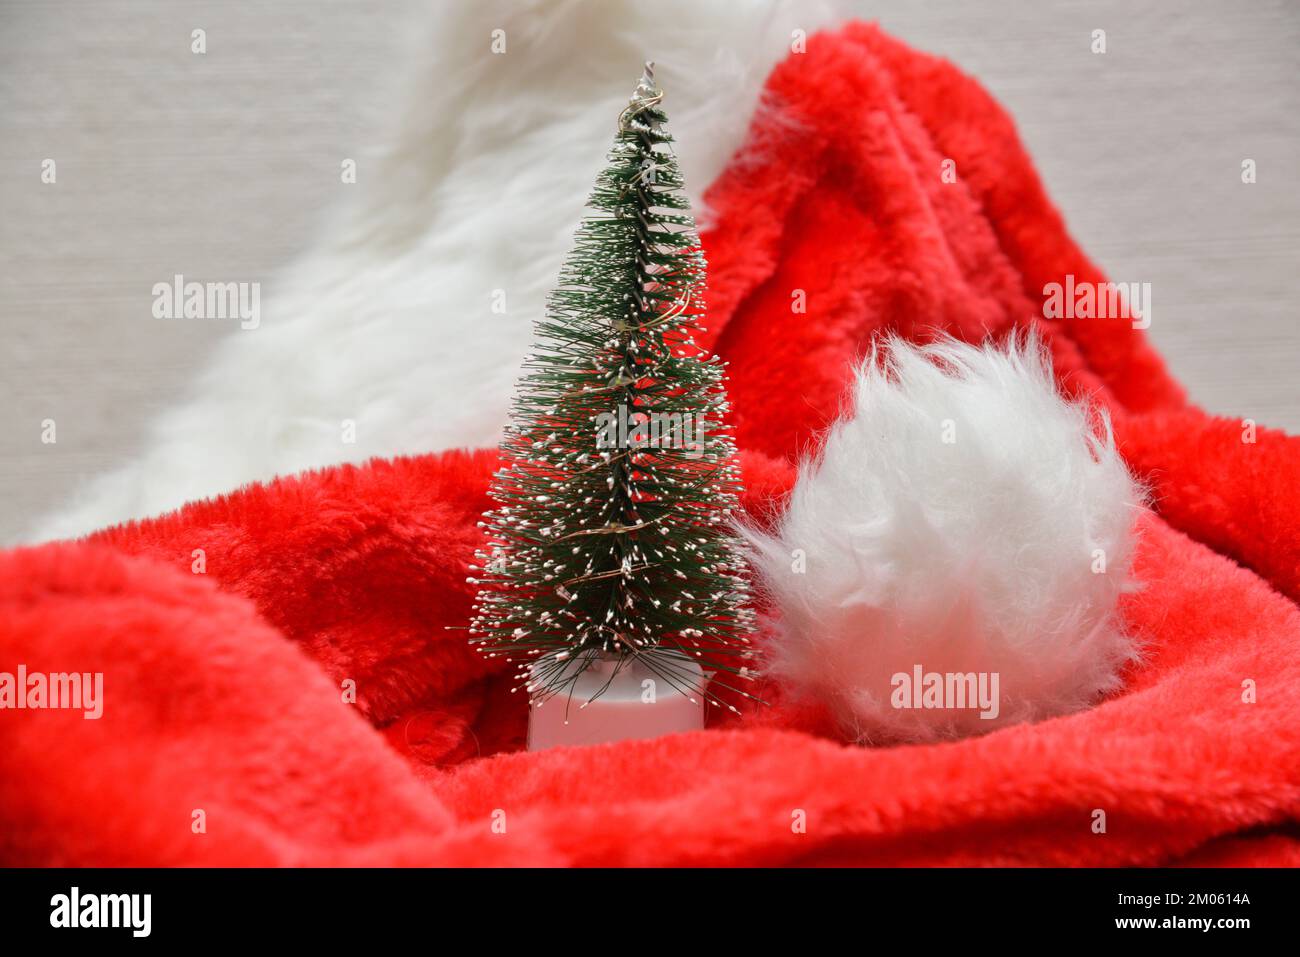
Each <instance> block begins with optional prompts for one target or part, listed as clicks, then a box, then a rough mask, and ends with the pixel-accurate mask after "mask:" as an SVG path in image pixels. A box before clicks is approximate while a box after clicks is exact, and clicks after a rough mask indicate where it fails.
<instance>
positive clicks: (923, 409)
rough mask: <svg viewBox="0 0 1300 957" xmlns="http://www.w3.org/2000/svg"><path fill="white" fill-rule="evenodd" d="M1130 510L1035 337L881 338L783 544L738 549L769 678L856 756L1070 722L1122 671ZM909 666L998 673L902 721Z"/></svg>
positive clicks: (1119, 477) (1122, 487) (797, 502)
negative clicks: (1012, 727)
mask: <svg viewBox="0 0 1300 957" xmlns="http://www.w3.org/2000/svg"><path fill="white" fill-rule="evenodd" d="M1139 504H1140V494H1139V492H1138V489H1137V487H1136V485H1135V483H1134V482H1133V480H1132V479H1131V478H1130V476H1129V473H1128V470H1127V469H1126V468H1125V466H1124V463H1123V462H1122V461H1121V460H1120V457H1119V455H1118V453H1117V452H1116V451H1115V446H1114V442H1113V440H1112V438H1111V435H1110V431H1109V422H1108V421H1107V420H1106V419H1105V418H1104V416H1103V417H1102V419H1101V421H1100V422H1093V421H1092V419H1091V416H1090V413H1089V410H1088V409H1087V408H1086V407H1085V406H1083V405H1082V404H1078V403H1073V404H1072V403H1068V402H1066V401H1065V400H1063V399H1062V398H1061V397H1060V396H1059V395H1058V393H1057V391H1056V386H1055V384H1054V383H1053V381H1052V374H1051V369H1050V366H1049V365H1048V364H1047V361H1046V358H1045V356H1044V355H1043V354H1042V352H1041V349H1040V345H1039V343H1038V341H1037V340H1035V339H1029V340H1018V339H1013V340H1012V341H1011V343H1010V344H1009V345H1008V346H1007V347H1006V348H999V347H997V346H994V345H992V344H986V345H985V346H984V347H983V348H976V347H973V346H967V345H964V344H962V343H959V342H955V341H952V340H945V341H941V342H938V343H934V344H931V345H928V346H923V347H917V346H912V345H909V344H907V343H905V342H903V341H901V340H898V339H894V340H891V341H889V342H888V343H887V344H886V345H885V350H884V353H883V354H877V353H876V352H874V351H873V352H872V354H871V356H870V357H869V358H868V359H867V360H866V361H865V362H864V363H862V365H861V366H860V367H859V368H858V371H857V378H856V383H855V386H854V393H853V411H852V413H851V415H850V416H849V417H848V418H846V419H844V420H843V421H841V422H840V423H839V424H837V425H836V426H835V427H834V428H832V429H831V431H830V434H829V436H828V437H827V438H826V441H825V444H824V446H823V448H822V451H821V454H820V457H819V458H818V459H817V461H815V462H807V463H805V464H804V465H803V466H802V467H801V469H800V476H799V481H798V484H796V486H795V488H794V492H793V494H792V496H791V498H790V502H789V505H788V507H787V509H786V511H785V514H784V515H783V517H782V519H781V524H780V529H779V531H778V533H777V534H776V535H775V536H766V535H763V534H762V533H760V532H751V533H750V535H751V541H752V542H753V544H754V545H755V558H756V564H757V566H758V567H759V568H760V569H761V570H762V572H763V573H764V578H765V581H766V584H767V586H768V588H769V589H770V590H771V592H772V594H773V596H774V598H775V604H776V606H777V608H778V609H779V613H780V616H781V624H780V629H781V637H780V638H779V640H777V641H775V642H773V643H772V645H771V649H770V652H771V658H772V660H771V669H772V672H773V674H774V676H775V677H777V678H778V679H779V680H781V681H782V682H783V683H784V684H786V685H787V686H789V687H792V688H797V689H799V690H801V691H803V692H805V693H807V694H810V695H812V696H814V697H816V698H818V699H819V700H823V701H826V702H829V703H830V704H831V706H832V708H833V709H834V710H835V712H836V714H837V715H838V717H839V719H840V721H841V722H842V724H843V725H844V727H845V728H846V729H847V731H848V733H849V735H850V736H851V737H852V738H853V739H855V740H858V741H860V742H882V741H884V742H898V741H923V740H932V739H936V738H950V737H956V736H959V735H964V734H976V733H981V732H985V731H991V730H993V729H994V728H999V727H1003V726H1005V725H1007V724H1013V723H1016V722H1019V721H1027V720H1036V719H1040V718H1044V717H1051V716H1054V715H1058V714H1068V713H1070V712H1073V711H1077V710H1079V709H1081V708H1083V707H1085V706H1087V705H1089V704H1092V703H1093V702H1095V701H1096V700H1097V698H1098V697H1100V696H1101V695H1103V694H1105V693H1107V692H1110V691H1113V690H1114V689H1115V688H1116V687H1117V685H1118V675H1119V671H1120V669H1121V668H1122V667H1123V666H1124V665H1125V664H1126V663H1128V662H1129V661H1130V660H1132V658H1133V657H1134V647H1133V644H1132V642H1131V641H1130V639H1129V638H1127V637H1126V636H1125V635H1124V634H1123V633H1122V630H1121V628H1120V625H1119V623H1118V622H1117V621H1116V604H1117V601H1118V599H1119V596H1120V594H1121V592H1122V591H1123V590H1124V587H1125V584H1126V580H1127V575H1128V570H1129V562H1130V557H1131V552H1132V543H1131V539H1130V529H1131V527H1132V524H1133V520H1134V517H1135V510H1136V508H1137V507H1138V506H1139ZM916 667H920V668H922V669H923V670H922V674H926V673H937V674H940V675H948V674H977V675H993V674H995V675H996V676H997V682H998V684H997V685H996V686H991V685H987V684H986V686H985V687H986V689H990V688H991V689H993V690H996V692H997V694H996V695H995V696H993V697H990V698H989V700H987V701H985V702H984V707H983V708H981V707H980V706H978V705H977V703H976V700H975V696H974V695H971V697H970V698H969V699H967V698H963V699H961V701H960V703H958V702H956V701H954V700H946V701H944V700H942V699H940V701H939V703H940V704H943V705H944V706H943V707H937V708H924V707H912V706H911V705H912V704H913V701H914V697H915V696H916V695H919V694H920V690H921V689H920V688H914V687H913V684H914V682H913V674H914V669H915V668H916ZM896 675H902V676H904V677H905V680H899V681H897V682H895V680H894V679H895V676H896ZM977 680H987V679H984V678H980V679H977ZM904 687H905V689H906V691H907V696H906V697H903V696H901V694H897V695H896V693H895V692H896V691H899V692H901V690H903V689H904ZM968 690H972V689H968V688H963V693H966V691H968ZM995 699H996V700H995ZM904 701H905V702H906V703H907V705H908V706H907V707H899V703H900V702H904ZM915 703H916V704H920V702H915ZM990 705H992V707H990Z"/></svg>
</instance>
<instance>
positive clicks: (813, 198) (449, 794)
mask: <svg viewBox="0 0 1300 957" xmlns="http://www.w3.org/2000/svg"><path fill="white" fill-rule="evenodd" d="M945 159H952V160H954V161H955V164H956V165H955V169H956V172H957V181H956V182H955V183H944V182H942V181H941V179H940V176H939V175H938V174H939V170H940V166H941V164H942V162H943V161H944V160H945ZM710 199H711V201H712V204H713V207H714V209H715V210H716V213H717V216H716V223H717V225H716V227H715V228H714V229H713V230H712V231H711V232H710V233H709V234H708V235H707V236H706V237H705V242H706V246H707V248H708V252H709V257H710V262H711V266H712V274H711V275H712V282H711V285H712V300H711V306H712V312H711V316H712V319H711V326H712V337H713V340H714V344H715V346H716V348H717V350H718V351H719V352H720V353H721V354H722V355H723V356H724V357H725V358H727V359H728V360H729V361H730V362H731V374H732V382H731V393H732V397H733V399H734V406H735V421H736V424H737V428H738V437H739V441H740V443H741V447H742V450H743V453H742V456H743V464H744V469H745V473H746V479H747V483H748V488H749V491H748V497H747V502H746V504H747V506H748V507H749V508H750V510H751V512H752V513H754V514H756V515H759V516H766V515H770V514H771V513H772V510H773V509H776V508H779V504H780V496H781V494H782V492H783V491H785V490H786V489H788V488H789V486H790V484H791V482H792V481H793V479H794V472H793V468H794V466H793V463H794V462H795V461H796V459H797V456H798V454H799V452H800V451H801V450H804V449H806V448H807V447H808V446H809V445H811V444H812V443H813V442H815V440H816V436H817V433H818V430H819V429H821V428H822V427H823V426H825V425H826V424H827V423H828V422H829V421H830V420H831V419H832V418H833V417H834V416H835V415H836V413H837V412H838V411H839V409H840V407H841V402H842V401H843V390H844V387H845V385H846V383H847V381H848V372H849V367H850V364H851V362H852V360H853V359H854V358H855V357H857V356H859V355H860V354H861V353H862V352H863V351H864V349H865V348H866V347H867V346H868V344H869V343H870V341H871V337H872V336H873V334H875V333H877V332H880V331H882V330H887V329H888V330H896V331H901V332H902V333H904V334H906V335H908V336H911V337H913V338H925V337H928V336H930V335H932V334H933V332H934V331H935V330H944V331H947V332H950V333H952V334H955V335H957V336H960V337H963V338H966V339H970V340H978V339H981V338H983V337H985V336H986V335H995V336H996V335H1003V334H1005V333H1007V332H1009V331H1010V330H1012V329H1013V328H1015V327H1017V326H1023V325H1025V324H1026V323H1029V322H1032V321H1034V320H1032V319H1031V318H1030V317H1033V316H1035V315H1041V312H1042V309H1041V303H1042V288H1043V286H1044V284H1045V283H1048V282H1053V281H1063V279H1064V276H1065V275H1066V274H1072V275H1073V276H1074V277H1075V281H1076V282H1089V281H1091V282H1100V281H1104V277H1103V276H1102V275H1101V273H1100V272H1099V271H1098V269H1097V268H1096V267H1095V266H1094V265H1093V264H1092V263H1090V262H1089V261H1088V260H1087V258H1086V257H1085V256H1084V255H1083V254H1082V253H1081V252H1080V251H1079V249H1078V248H1077V247H1076V246H1075V245H1074V243H1073V242H1072V241H1071V239H1070V238H1069V236H1068V235H1067V233H1066V231H1065V229H1064V226H1063V224H1062V222H1061V220H1060V217H1059V216H1058V214H1057V213H1056V211H1055V210H1054V209H1053V208H1052V206H1051V204H1050V202H1049V200H1048V199H1047V197H1046V195H1045V194H1044V192H1043V188H1042V185H1041V184H1040V182H1039V180H1038V178H1037V176H1036V175H1035V172H1034V169H1033V166H1032V164H1031V163H1030V161H1029V159H1028V157H1027V156H1026V155H1025V153H1024V151H1023V150H1022V148H1021V147H1020V145H1019V143H1018V140H1017V138H1016V134H1015V130H1014V128H1013V125H1012V123H1011V121H1010V119H1009V118H1008V117H1007V116H1006V115H1005V114H1004V113H1003V112H1002V111H1001V109H1000V108H999V107H998V106H997V105H996V104H995V103H994V102H993V101H992V100H991V99H990V98H989V96H988V95H987V94H986V93H985V92H984V91H983V90H982V89H981V88H980V87H979V86H978V85H977V84H976V83H975V82H973V81H972V80H970V79H969V78H967V77H965V76H963V75H962V74H961V73H960V72H959V71H957V70H956V69H955V68H953V67H952V66H951V65H950V64H947V63H945V62H943V61H942V60H938V59H935V58H932V57H929V56H926V55H923V54H919V53H916V52H913V51H911V50H909V49H907V48H906V47H904V46H902V45H901V44H899V43H897V42H896V41H894V40H892V39H890V38H888V37H887V36H885V35H884V34H882V33H880V32H878V31H877V30H875V29H874V28H871V27H866V26H861V25H852V26H849V27H847V28H845V29H844V30H842V31H840V32H838V33H835V34H828V35H822V36H819V37H816V38H814V40H813V41H812V42H810V44H809V46H808V50H807V52H806V53H805V54H802V55H798V56H794V57H792V58H791V59H790V61H788V62H787V63H785V64H784V65H782V66H781V67H779V68H778V69H777V70H776V71H775V72H774V73H773V75H772V77H771V78H770V80H769V82H768V103H767V105H766V106H765V107H764V109H762V110H761V111H760V112H759V114H758V116H757V117H756V119H755V122H754V126H753V129H752V133H751V141H750V143H749V145H748V147H747V149H746V152H745V153H744V154H743V155H741V156H739V157H738V158H737V159H736V160H735V162H734V163H733V164H732V166H731V167H730V169H729V170H728V171H727V172H726V173H725V174H724V175H723V176H722V177H721V178H720V180H719V181H718V182H717V183H716V184H714V186H713V188H712V190H711V193H710ZM796 289H801V290H803V291H804V293H805V295H806V302H807V312H806V313H796V312H792V310H791V301H792V291H793V290H796ZM1037 324H1038V325H1039V326H1040V328H1041V331H1042V333H1043V335H1044V336H1045V337H1046V338H1047V339H1048V341H1049V342H1050V344H1051V349H1052V354H1053V357H1054V361H1055V364H1056V369H1057V372H1058V375H1059V378H1060V381H1061V383H1062V385H1063V387H1064V388H1065V389H1067V390H1069V391H1072V392H1075V393H1087V394H1090V395H1093V396H1094V397H1095V398H1096V399H1097V401H1099V402H1100V403H1101V404H1103V405H1104V406H1106V407H1107V408H1108V410H1109V411H1110V413H1111V415H1112V417H1113V419H1114V422H1115V426H1116V431H1117V434H1118V436H1119V441H1120V443H1121V446H1122V449H1123V451H1124V454H1125V455H1126V457H1127V459H1128V461H1129V462H1130V463H1131V465H1132V466H1133V468H1134V469H1135V471H1136V472H1137V473H1138V474H1139V475H1140V476H1142V477H1143V478H1144V479H1145V480H1146V481H1147V482H1148V483H1149V484H1150V485H1151V487H1152V488H1153V492H1154V497H1155V513H1154V514H1152V515H1150V516H1147V517H1146V518H1145V519H1144V520H1143V522H1142V523H1141V527H1140V536H1141V541H1140V546H1139V549H1138V554H1137V559H1136V571H1137V574H1138V576H1139V577H1140V578H1141V579H1142V580H1143V581H1144V582H1145V587H1144V588H1143V589H1142V590H1141V591H1139V592H1136V593H1135V594H1133V595H1132V596H1130V597H1129V598H1128V599H1126V602H1125V606H1124V608H1123V612H1124V616H1125V618H1126V620H1127V622H1128V626H1129V627H1130V628H1131V629H1132V630H1133V631H1134V632H1135V633H1136V634H1137V635H1138V636H1140V638H1141V639H1142V640H1143V641H1144V642H1145V643H1146V656H1145V659H1144V661H1143V662H1142V663H1141V664H1140V665H1138V666H1135V667H1133V668H1132V669H1131V670H1130V672H1129V673H1128V674H1127V675H1126V684H1125V688H1124V690H1123V691H1122V693H1120V694H1118V695H1116V696H1114V697H1113V698H1111V699H1109V700H1107V701H1104V702H1102V703H1100V704H1098V705H1097V706H1096V707H1094V708H1092V709H1090V710H1088V711H1086V712H1083V713H1080V714H1076V715H1073V716H1070V717H1066V718H1058V719H1055V720H1051V721H1045V722H1042V723H1040V724H1035V725H1024V726H1019V727H1012V728H1008V729H1005V730H1002V731H999V732H996V733H994V734H990V735H987V736H985V737H982V738H977V739H968V740H962V741H957V742H953V743H946V744H940V745H931V746H917V747H899V748H891V749H868V748H861V747H855V746H848V745H844V744H842V743H840V742H839V741H837V740H836V739H835V738H834V736H833V734H832V733H831V732H830V730H829V727H828V723H827V721H826V718H825V716H824V715H823V714H822V713H820V712H819V710H818V709H817V708H816V707H815V706H810V705H807V704H800V703H797V702H789V701H782V700H781V699H780V695H779V689H768V690H769V692H770V693H771V694H772V695H773V696H774V698H775V701H774V703H773V705H772V706H771V707H770V708H766V709H749V710H748V711H747V712H746V713H745V715H744V716H743V717H742V718H741V719H739V720H736V719H732V720H729V721H720V722H719V723H718V724H716V725H714V726H711V727H710V728H709V729H708V730H705V731H702V732H698V733H694V734H687V735H677V736H672V737H668V738H663V739H659V740H654V741H639V742H625V743H620V744H610V745H603V746H598V747H591V748H581V749H557V750H552V751H548V752H543V753H537V754H529V753H526V752H523V751H521V750H520V748H521V745H522V741H523V734H524V729H525V722H526V710H527V709H526V702H525V701H524V700H522V698H521V696H520V695H514V694H511V693H510V691H509V687H508V686H507V684H506V683H505V682H504V680H503V678H502V676H501V675H500V674H499V673H498V672H496V671H494V670H493V668H491V667H489V666H488V665H487V664H486V663H485V661H484V660H483V659H481V658H479V657H478V656H477V655H476V654H474V653H471V651H470V650H469V649H468V647H467V645H466V640H465V632H464V631H463V630H462V629H463V627H464V625H465V623H466V618H467V615H468V611H469V607H470V599H471V592H470V590H469V588H468V586H467V585H466V584H465V576H466V570H467V565H468V563H469V562H470V561H471V560H472V554H473V551H474V547H475V545H476V543H477V541H478V535H479V533H478V530H477V529H476V528H475V522H476V521H477V519H478V517H479V514H480V513H481V512H482V510H483V509H484V507H485V506H486V504H487V501H486V496H485V489H486V486H487V480H488V476H489V474H490V472H491V469H492V467H493V464H494V455H493V453H491V452H489V451H479V452H473V453H448V454H442V455H430V456H424V457H420V458H414V459H399V460H395V461H382V462H373V463H370V464H369V465H366V466H365V467H359V468H358V467H351V466H345V467H340V468H334V469H329V470H326V471H322V472H317V473H310V474H306V475H301V476H296V477H289V478H283V479H280V480H278V481H276V482H273V483H270V484H269V485H265V486H252V487H248V488H244V489H241V490H239V491H237V492H235V493H233V494H231V495H228V496H225V497H223V498H221V499H219V500H216V501H212V502H203V503H196V504H193V505H191V506H189V507H187V508H185V509H183V510H181V511H180V512H179V513H177V514H175V515H172V516H169V517H167V518H163V519H159V520H154V521H147V522H141V523H136V524H131V525H127V526H123V527H119V528H114V529H109V530H107V531H105V532H102V533H100V534H98V535H95V536H93V537H92V538H91V539H90V540H88V541H85V542H81V543H61V544H53V545H48V546H44V547H40V548H35V549H20V550H15V551H11V552H8V553H5V554H0V671H11V672H12V671H13V670H15V669H16V667H17V665H18V664H20V663H21V664H23V665H25V666H26V668H27V669H28V671H29V672H63V671H83V672H84V671H91V672H95V671H99V672H103V674H104V676H105V677H104V713H103V717H102V718H101V719H99V720H84V719H83V717H82V716H81V713H80V712H76V711H57V710H49V711H10V710H5V711H0V820H2V821H3V827H0V863H4V864H9V865H15V864H35V865H54V864H74V865H141V864H236V865H242V864H327V865H329V864H357V865H361V864H451V865H456V864H502V863H508V864H534V865H535V864H542V865H557V864H591V865H596V864H636V865H656V864H662V865H695V864H700V865H703V864H712V865H723V864H910V865H920V864H1116V865H1117V864H1158V863H1175V862H1179V863H1200V864H1262V863H1268V864H1279V863H1288V864H1296V863H1300V840H1298V839H1297V834H1300V831H1298V830H1297V829H1296V827H1295V821H1296V818H1297V815H1298V813H1300V664H1298V663H1297V655H1296V648H1297V639H1298V638H1300V611H1298V610H1297V608H1296V605H1295V603H1294V599H1296V598H1298V597H1300V568H1298V566H1300V561H1298V556H1300V541H1298V539H1297V534H1296V529H1297V522H1296V517H1297V515H1296V509H1297V505H1296V499H1295V496H1294V491H1295V488H1296V480H1297V477H1300V447H1298V446H1297V440H1296V439H1293V438H1290V437H1287V436H1285V435H1283V434H1281V433H1276V432H1270V431H1268V430H1261V431H1260V432H1259V434H1258V436H1257V441H1255V442H1254V443H1248V442H1243V441H1242V436H1243V428H1242V424H1241V423H1238V422H1233V421H1228V420H1221V419H1215V418H1213V417H1211V416H1208V415H1206V414H1205V413H1203V412H1201V411H1200V410H1198V409H1196V408H1194V407H1192V406H1190V405H1188V404H1187V403H1186V401H1185V399H1184V397H1183V394H1182V392H1181V390H1180V388H1179V386H1178V385H1177V383H1176V382H1174V381H1173V380H1172V378H1171V377H1170V376H1169V374H1168V373H1167V372H1166V370H1165V368H1164V366H1163V365H1162V363H1161V361H1160V359H1159V358H1158V357H1157V356H1156V354H1155V353H1154V352H1153V351H1152V349H1151V348H1150V346H1149V345H1148V344H1147V342H1146V340H1145V338H1144V337H1143V334H1142V333H1141V332H1140V331H1138V330H1135V329H1133V328H1132V325H1131V323H1130V322H1128V321H1126V320H1122V319H1097V320H1080V319H1063V320H1057V321H1042V320H1039V321H1037ZM198 550H202V551H201V553H200V552H199V551H198ZM200 559H201V560H202V561H203V562H205V563H206V571H205V573H204V574H196V573H195V572H194V568H195V567H196V566H195V563H196V562H197V561H199V560H200ZM1245 682H1253V683H1254V688H1255V689H1256V694H1257V700H1256V701H1255V702H1254V703H1247V702H1246V701H1244V700H1243V687H1244V685H1243V683H1245ZM352 687H355V689H356V702H355V704H353V703H349V702H348V701H345V697H346V694H347V691H348V689H350V688H352ZM200 811H201V812H202V814H201V815H200V814H198V813H197V812H200ZM1098 811H1101V812H1104V813H1105V821H1106V828H1105V832H1104V833H1097V832H1096V829H1095V828H1094V822H1095V821H1096V820H1098V817H1097V812H1098ZM196 821H201V822H202V824H203V827H202V828H199V827H198V826H197V825H196V823H195V822H196Z"/></svg>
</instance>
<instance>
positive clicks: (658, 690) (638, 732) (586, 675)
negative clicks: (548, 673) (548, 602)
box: [528, 651, 712, 751]
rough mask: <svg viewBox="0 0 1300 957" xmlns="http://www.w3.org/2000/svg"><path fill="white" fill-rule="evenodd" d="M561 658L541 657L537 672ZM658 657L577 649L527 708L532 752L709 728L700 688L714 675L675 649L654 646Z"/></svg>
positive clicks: (529, 748) (529, 746) (529, 742)
mask: <svg viewBox="0 0 1300 957" xmlns="http://www.w3.org/2000/svg"><path fill="white" fill-rule="evenodd" d="M555 661H556V659H555V658H554V657H553V656H549V655H548V656H546V657H544V658H542V659H541V660H539V661H538V663H537V664H536V665H534V672H536V671H538V670H540V669H548V668H549V667H552V666H554V664H555ZM652 663H653V665H654V667H650V666H648V665H647V664H646V663H645V662H643V661H641V660H638V659H636V658H630V657H629V658H623V657H619V656H618V655H612V654H605V653H602V652H596V651H589V652H583V653H581V654H578V655H575V656H574V657H573V658H572V660H571V661H570V662H569V663H568V664H567V665H565V666H564V667H563V670H562V671H561V672H560V674H559V678H558V680H559V681H561V682H564V684H562V686H561V689H560V690H559V691H558V692H556V693H555V694H553V695H551V696H550V697H548V698H546V699H545V700H542V701H538V700H534V701H533V704H532V707H531V708H530V709H529V713H528V750H529V751H541V750H543V749H545V748H555V747H562V746H571V745H583V744H601V743H604V742H607V741H626V740H630V739H634V738H657V737H659V736H660V735H665V734H675V733H677V732H679V731H698V730H700V729H701V728H703V727H704V696H703V694H702V692H703V689H704V686H705V684H707V682H708V680H709V678H710V677H712V675H709V674H706V673H705V672H704V670H703V669H702V668H701V667H700V666H699V664H698V663H697V662H695V661H694V660H693V659H691V658H688V657H687V656H686V655H683V654H681V653H679V652H675V651H660V652H656V653H655V657H654V658H653V659H652Z"/></svg>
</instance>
